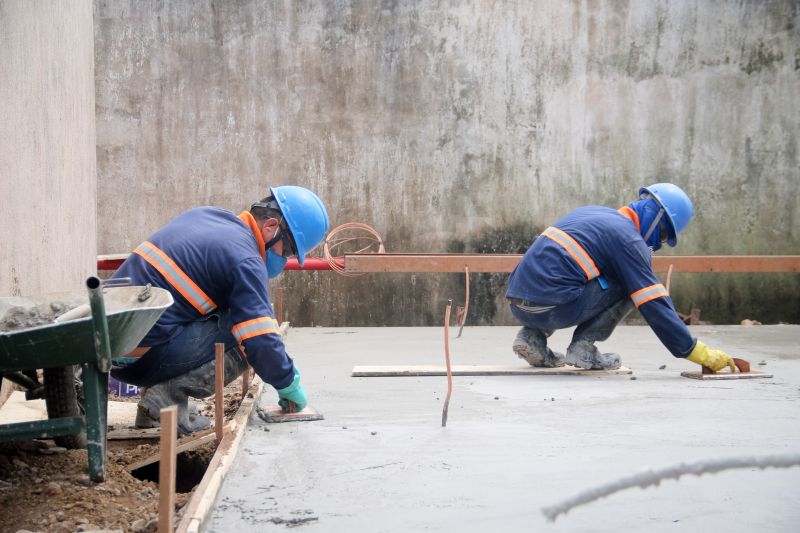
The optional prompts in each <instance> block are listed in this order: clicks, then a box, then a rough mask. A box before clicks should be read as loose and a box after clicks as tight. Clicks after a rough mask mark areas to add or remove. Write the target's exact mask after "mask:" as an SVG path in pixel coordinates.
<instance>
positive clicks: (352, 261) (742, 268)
mask: <svg viewBox="0 0 800 533" xmlns="http://www.w3.org/2000/svg"><path fill="white" fill-rule="evenodd" d="M521 258H522V256H521V255H518V254H348V255H345V256H344V265H345V271H347V272H354V273H355V272H464V268H465V267H469V271H470V272H472V273H474V272H511V271H512V270H514V268H515V267H516V266H517V263H519V260H520V259H521ZM670 265H672V267H673V272H800V255H673V256H662V257H653V270H655V271H656V272H666V271H667V269H668V268H669V266H670Z"/></svg>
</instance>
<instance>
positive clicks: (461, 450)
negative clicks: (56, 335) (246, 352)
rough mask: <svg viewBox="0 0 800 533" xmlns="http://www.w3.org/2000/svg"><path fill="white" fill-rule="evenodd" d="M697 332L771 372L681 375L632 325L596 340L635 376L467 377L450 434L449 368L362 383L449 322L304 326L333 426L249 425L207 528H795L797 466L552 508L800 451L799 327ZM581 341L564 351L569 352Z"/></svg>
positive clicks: (458, 352) (305, 369)
mask: <svg viewBox="0 0 800 533" xmlns="http://www.w3.org/2000/svg"><path fill="white" fill-rule="evenodd" d="M516 329H517V328H511V327H508V328H506V327H495V328H470V327H468V328H465V329H464V334H463V337H462V338H461V339H454V338H452V337H451V342H450V347H451V348H450V349H451V357H452V359H453V363H454V364H455V363H458V364H516V363H518V360H517V359H516V357H515V356H514V354H513V353H512V352H511V342H512V340H513V338H514V335H515V333H516ZM692 331H693V332H694V334H696V335H697V336H698V337H699V338H700V339H702V340H704V341H705V342H707V343H708V344H709V345H711V346H714V347H718V348H721V349H724V350H727V351H729V353H731V354H732V355H735V356H738V357H742V358H744V359H748V360H750V362H751V363H752V364H753V365H754V368H755V369H759V370H766V371H769V372H772V373H774V375H775V377H774V378H771V379H753V380H739V381H734V382H705V381H697V380H692V379H687V378H684V377H681V376H680V372H681V371H682V370H690V369H692V367H693V366H695V365H693V364H692V363H690V362H687V361H683V360H677V359H674V358H672V357H671V356H670V355H669V354H668V353H667V351H666V350H665V349H664V348H663V347H662V346H661V344H660V343H659V342H658V340H657V339H656V337H655V336H654V335H653V333H652V332H651V330H650V329H649V328H647V327H643V326H642V327H637V326H626V327H620V328H618V330H617V331H616V332H615V333H614V335H613V336H612V338H611V339H610V340H609V341H608V342H606V343H603V344H601V346H600V347H601V349H604V350H606V351H617V352H619V353H620V354H621V355H622V363H623V364H624V365H626V366H628V367H630V368H632V369H633V375H632V376H600V377H589V376H502V377H472V376H470V377H457V378H454V392H453V396H452V399H451V402H450V407H449V416H448V425H447V427H446V428H442V427H441V410H442V402H443V400H444V394H445V392H446V387H447V380H446V378H442V377H418V378H417V377H402V378H355V377H350V371H351V369H352V367H353V366H355V365H386V364H441V363H442V362H443V361H444V348H443V334H442V330H441V328H339V329H326V328H309V329H295V330H293V331H292V335H291V336H289V338H288V339H287V343H288V344H287V346H288V350H289V353H290V354H292V356H293V357H294V358H295V360H296V362H297V364H298V367H299V368H300V370H301V372H302V375H303V382H304V384H305V387H306V389H307V390H308V393H309V396H310V399H311V402H312V404H313V405H314V407H315V408H317V409H319V410H320V411H321V412H324V413H325V420H323V421H317V422H307V423H303V422H299V423H288V424H266V423H264V422H263V421H261V420H260V419H258V418H257V417H255V416H253V417H251V420H250V424H249V426H248V428H247V429H246V434H245V436H244V440H243V442H242V447H241V448H240V452H239V455H238V456H237V458H236V461H235V463H234V465H233V467H232V469H231V471H230V472H229V474H228V476H227V478H226V480H225V482H224V485H223V487H222V490H221V492H220V495H219V499H218V502H217V505H216V507H215V509H214V510H213V511H212V514H211V515H210V517H209V519H208V520H207V522H206V525H205V526H204V530H205V531H209V532H212V531H213V532H229V531H255V530H258V531H270V530H284V529H285V528H286V527H287V526H288V525H298V524H300V525H302V526H303V531H309V532H310V531H349V532H351V533H352V532H376V531H380V532H394V531H459V532H472V531H474V532H481V533H485V532H486V531H503V532H516V531H520V532H521V531H525V532H529V531H557V532H562V531H570V532H571V531H608V532H615V533H616V532H618V531H636V530H641V531H645V530H646V531H648V532H659V531H670V532H673V531H701V530H706V531H730V532H740V531H741V532H745V531H748V532H749V531H771V532H780V531H796V530H797V525H798V524H799V523H800V505H798V503H799V502H800V468H792V469H782V470H752V471H750V470H736V471H729V472H724V473H720V474H714V475H705V476H702V477H684V478H681V480H680V481H677V482H676V481H665V482H664V483H662V484H661V485H660V486H659V487H658V488H650V489H646V490H642V489H630V490H626V491H623V492H620V493H617V494H614V495H612V496H610V497H608V498H606V499H603V500H600V501H597V502H593V503H590V504H587V505H585V506H582V507H579V508H577V509H574V510H572V511H571V512H570V513H569V514H567V515H566V516H562V517H560V518H559V519H558V520H557V521H556V522H555V523H548V522H546V520H545V518H544V516H543V515H542V513H541V508H542V507H544V506H548V505H552V504H556V503H559V502H561V501H562V500H564V499H566V498H568V497H571V496H574V495H575V494H577V493H579V492H581V491H583V490H585V489H587V488H590V487H593V486H596V485H601V484H604V483H607V482H610V481H614V480H616V479H618V478H620V477H623V476H626V475H629V474H632V473H635V472H639V471H642V470H645V469H649V468H661V467H667V466H672V465H675V464H678V463H681V462H694V461H702V460H708V459H713V458H725V457H738V456H745V455H768V454H777V453H791V452H794V453H797V452H800V423H798V415H800V353H799V352H798V345H799V344H800V326H787V325H779V326H757V327H742V326H702V327H693V328H692ZM454 333H455V330H454ZM570 333H571V332H569V331H560V332H557V333H556V334H555V335H554V336H553V338H552V340H551V346H552V347H554V348H556V349H560V350H563V349H564V347H565V346H566V344H567V342H568V341H569V336H570ZM453 336H454V335H453ZM761 361H764V362H765V363H766V365H758V363H759V362H761ZM664 364H666V368H665V369H663V370H661V369H659V367H660V366H661V365H664ZM633 378H636V379H633ZM267 389H268V390H267V391H266V393H265V394H266V395H267V398H265V399H264V401H267V402H269V403H274V401H275V393H274V391H272V390H271V389H269V388H267Z"/></svg>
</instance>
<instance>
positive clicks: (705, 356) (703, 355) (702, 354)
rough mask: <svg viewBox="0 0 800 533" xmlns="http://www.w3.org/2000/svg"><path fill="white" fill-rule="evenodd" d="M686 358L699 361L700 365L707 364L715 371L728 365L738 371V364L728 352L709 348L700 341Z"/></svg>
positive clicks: (695, 361)
mask: <svg viewBox="0 0 800 533" xmlns="http://www.w3.org/2000/svg"><path fill="white" fill-rule="evenodd" d="M686 359H688V360H689V361H692V362H693V363H697V364H698V365H700V366H707V367H708V368H710V369H711V370H713V371H714V372H718V371H720V370H722V369H723V368H725V367H726V366H729V367H731V372H736V365H735V364H734V362H733V359H731V358H730V356H729V355H728V354H726V353H725V352H723V351H722V350H715V349H714V348H709V347H708V346H706V345H705V344H704V343H702V342H700V341H697V344H695V346H694V349H693V350H692V353H690V354H689V357H687V358H686Z"/></svg>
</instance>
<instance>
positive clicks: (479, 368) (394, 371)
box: [352, 365, 633, 377]
mask: <svg viewBox="0 0 800 533" xmlns="http://www.w3.org/2000/svg"><path fill="white" fill-rule="evenodd" d="M451 370H452V374H453V375H454V376H531V375H533V376H617V375H622V374H632V373H633V372H632V371H631V369H630V368H627V367H624V366H621V367H619V368H618V369H616V370H584V369H582V368H577V367H574V366H568V365H567V366H562V367H558V368H539V367H532V366H528V365H523V366H498V365H453V366H452V367H451ZM446 375H447V368H446V367H445V366H444V365H414V366H406V365H387V366H354V367H353V374H352V376H353V377H409V376H446Z"/></svg>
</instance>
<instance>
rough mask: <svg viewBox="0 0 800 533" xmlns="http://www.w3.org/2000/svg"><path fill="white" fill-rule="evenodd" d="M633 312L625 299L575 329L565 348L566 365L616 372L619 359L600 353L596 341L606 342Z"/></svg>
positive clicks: (613, 355) (610, 354) (616, 355)
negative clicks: (618, 325) (570, 340)
mask: <svg viewBox="0 0 800 533" xmlns="http://www.w3.org/2000/svg"><path fill="white" fill-rule="evenodd" d="M632 310H633V302H632V301H631V300H630V299H628V298H626V299H624V300H621V301H619V302H617V303H616V304H614V305H612V306H611V307H609V308H608V309H606V310H605V311H603V312H602V313H600V314H598V315H596V316H594V317H592V318H590V319H589V320H587V321H586V322H584V323H582V324H580V325H578V327H577V328H575V333H573V335H572V342H571V343H570V345H569V347H568V348H567V358H566V361H567V364H568V365H572V366H577V367H579V368H584V369H586V370H616V369H617V368H619V367H620V357H619V354H616V353H601V352H600V350H598V349H597V347H595V345H594V343H595V342H597V341H604V340H607V339H608V338H609V337H610V336H611V333H612V332H613V331H614V329H615V328H616V327H617V324H619V323H620V322H621V321H622V320H623V319H624V318H625V317H626V316H628V314H629V313H630V312H631V311H632Z"/></svg>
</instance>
